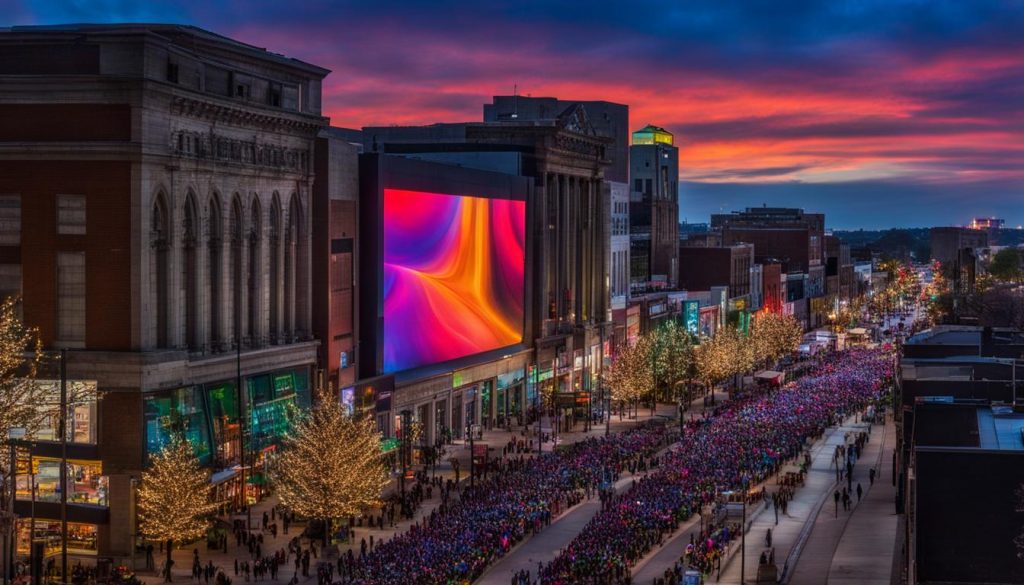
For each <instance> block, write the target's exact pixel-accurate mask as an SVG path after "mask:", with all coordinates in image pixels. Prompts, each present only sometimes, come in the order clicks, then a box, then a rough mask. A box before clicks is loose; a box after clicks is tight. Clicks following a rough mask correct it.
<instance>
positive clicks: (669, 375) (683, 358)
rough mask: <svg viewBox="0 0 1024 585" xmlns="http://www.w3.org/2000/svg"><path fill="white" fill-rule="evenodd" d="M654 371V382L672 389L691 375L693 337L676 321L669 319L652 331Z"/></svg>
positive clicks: (692, 366)
mask: <svg viewBox="0 0 1024 585" xmlns="http://www.w3.org/2000/svg"><path fill="white" fill-rule="evenodd" d="M652 345H653V348H652V349H653V351H654V362H653V363H654V371H655V379H656V383H657V384H660V385H661V387H663V388H666V389H668V390H669V391H674V390H675V389H676V387H677V386H678V385H679V384H680V383H682V382H685V381H686V380H689V379H690V378H692V377H693V369H694V356H693V353H694V349H693V347H694V346H693V337H692V336H691V335H690V334H689V333H688V332H687V331H686V328H685V327H683V326H682V325H680V324H679V323H678V322H676V321H669V322H668V323H666V324H665V325H663V326H661V327H659V328H658V329H657V330H656V331H655V332H654V341H653V344H652Z"/></svg>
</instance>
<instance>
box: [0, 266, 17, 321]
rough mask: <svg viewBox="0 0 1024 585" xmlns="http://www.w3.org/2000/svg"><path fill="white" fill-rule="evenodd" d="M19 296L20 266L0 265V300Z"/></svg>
mask: <svg viewBox="0 0 1024 585" xmlns="http://www.w3.org/2000/svg"><path fill="white" fill-rule="evenodd" d="M20 296H21V264H0V300H3V299H6V298H7V297H20ZM19 310H20V309H19Z"/></svg>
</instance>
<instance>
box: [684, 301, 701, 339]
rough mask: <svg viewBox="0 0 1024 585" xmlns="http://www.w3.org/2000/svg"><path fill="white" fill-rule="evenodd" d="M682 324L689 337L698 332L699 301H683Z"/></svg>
mask: <svg viewBox="0 0 1024 585" xmlns="http://www.w3.org/2000/svg"><path fill="white" fill-rule="evenodd" d="M683 324H684V325H686V332H687V333H689V334H690V335H697V334H698V333H699V332H700V301H683Z"/></svg>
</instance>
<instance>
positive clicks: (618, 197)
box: [608, 181, 630, 299]
mask: <svg viewBox="0 0 1024 585" xmlns="http://www.w3.org/2000/svg"><path fill="white" fill-rule="evenodd" d="M608 186H609V189H610V190H611V214H610V217H611V230H610V231H611V246H610V248H609V254H610V256H609V263H610V266H609V270H608V276H609V279H610V281H611V282H610V283H609V288H610V289H611V291H610V293H611V296H612V298H613V299H616V298H619V297H627V296H629V271H630V263H629V262H630V261H629V186H628V185H627V184H626V183H615V182H611V181H609V182H608Z"/></svg>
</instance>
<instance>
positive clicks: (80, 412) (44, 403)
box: [32, 380, 96, 443]
mask: <svg viewBox="0 0 1024 585" xmlns="http://www.w3.org/2000/svg"><path fill="white" fill-rule="evenodd" d="M36 383H37V384H38V385H39V389H40V393H39V397H38V399H37V400H36V406H37V408H39V410H40V411H41V412H42V414H43V415H44V416H43V419H42V426H41V427H40V428H39V429H38V430H37V431H36V432H35V433H33V435H32V438H33V439H35V440H39V441H59V440H60V436H59V434H58V431H57V428H58V421H59V414H60V381H59V380H37V381H36ZM67 395H68V408H69V411H70V414H71V416H70V417H69V418H68V423H69V424H68V441H70V442H72V443H96V382H93V381H86V380H68V386H67Z"/></svg>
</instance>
